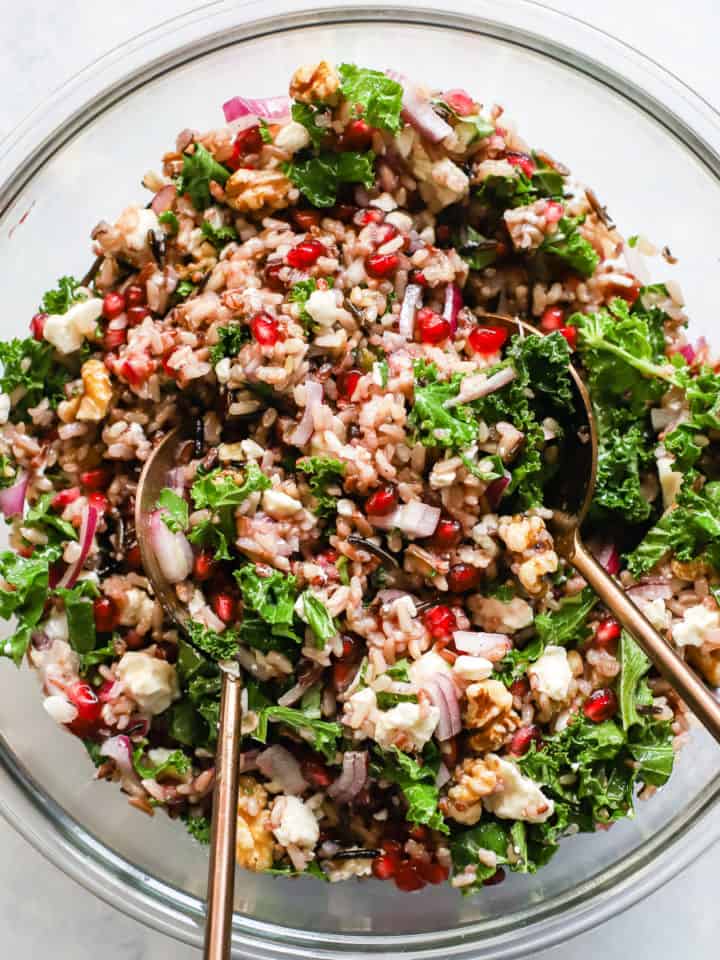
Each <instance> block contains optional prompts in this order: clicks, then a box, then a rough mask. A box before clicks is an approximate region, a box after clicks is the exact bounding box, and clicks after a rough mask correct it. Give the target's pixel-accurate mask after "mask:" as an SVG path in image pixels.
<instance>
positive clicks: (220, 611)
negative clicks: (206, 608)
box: [210, 593, 235, 623]
mask: <svg viewBox="0 0 720 960" xmlns="http://www.w3.org/2000/svg"><path fill="white" fill-rule="evenodd" d="M210 604H211V606H212V608H213V611H214V613H215V615H216V616H218V617H220V619H221V620H222V621H223V623H230V622H231V621H232V620H234V619H235V598H234V597H233V595H232V594H230V593H216V594H215V596H214V597H213V598H212V600H211V601H210Z"/></svg>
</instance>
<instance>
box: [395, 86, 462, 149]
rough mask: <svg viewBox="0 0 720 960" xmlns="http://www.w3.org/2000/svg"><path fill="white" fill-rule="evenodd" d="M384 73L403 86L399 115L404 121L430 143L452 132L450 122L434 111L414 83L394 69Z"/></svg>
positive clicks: (438, 141)
mask: <svg viewBox="0 0 720 960" xmlns="http://www.w3.org/2000/svg"><path fill="white" fill-rule="evenodd" d="M386 73H387V75H388V76H389V77H392V79H393V80H397V82H398V83H399V84H400V85H401V86H402V88H403V97H402V113H401V116H402V118H403V120H404V121H405V123H409V124H410V125H411V126H412V127H414V128H415V129H416V130H417V132H418V133H419V134H420V135H421V136H423V137H425V139H426V140H429V141H430V142H431V143H440V141H441V140H444V139H445V137H447V136H448V135H449V134H451V133H452V127H451V126H450V124H449V123H446V122H445V121H444V120H443V118H442V117H441V116H439V115H438V114H437V113H435V111H434V110H433V107H432V104H431V103H430V101H429V100H428V98H427V97H425V96H422V95H421V94H420V92H419V91H418V89H417V87H416V85H415V84H414V83H412V82H411V81H410V80H408V78H407V77H405V76H403V75H402V74H401V73H396V72H395V70H387V71H386Z"/></svg>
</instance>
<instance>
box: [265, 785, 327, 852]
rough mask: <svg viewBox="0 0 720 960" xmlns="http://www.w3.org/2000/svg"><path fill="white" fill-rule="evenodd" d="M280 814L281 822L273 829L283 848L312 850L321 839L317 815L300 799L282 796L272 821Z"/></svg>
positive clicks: (275, 808) (274, 810)
mask: <svg viewBox="0 0 720 960" xmlns="http://www.w3.org/2000/svg"><path fill="white" fill-rule="evenodd" d="M278 809H279V813H280V822H279V824H278V825H277V826H276V827H273V833H274V834H275V837H276V839H277V842H278V843H280V844H282V846H283V847H289V846H296V847H305V848H306V849H312V848H313V847H314V846H315V844H316V843H317V842H318V840H319V838H320V827H319V826H318V822H317V820H316V819H315V814H314V813H313V812H312V810H311V809H310V808H309V807H308V806H306V804H304V803H303V802H302V800H300V798H299V797H289V796H282V797H278V798H277V800H276V801H275V804H274V808H273V817H272V820H273V821H274V820H275V819H276V814H277V812H278Z"/></svg>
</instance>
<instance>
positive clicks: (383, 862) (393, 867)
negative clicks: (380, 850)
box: [372, 853, 400, 880]
mask: <svg viewBox="0 0 720 960" xmlns="http://www.w3.org/2000/svg"><path fill="white" fill-rule="evenodd" d="M399 865H400V861H399V859H398V858H397V857H396V856H392V855H390V854H387V853H385V854H382V855H381V856H379V857H375V859H374V860H373V863H372V872H373V876H374V877H377V879H378V880H389V879H390V878H391V877H394V876H395V873H396V871H397V868H398V866H399Z"/></svg>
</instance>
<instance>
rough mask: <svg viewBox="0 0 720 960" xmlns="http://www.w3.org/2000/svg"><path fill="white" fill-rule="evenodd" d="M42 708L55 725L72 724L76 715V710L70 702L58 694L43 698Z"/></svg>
mask: <svg viewBox="0 0 720 960" xmlns="http://www.w3.org/2000/svg"><path fill="white" fill-rule="evenodd" d="M43 707H44V708H45V710H46V712H47V713H48V714H49V715H50V716H51V717H52V718H53V720H54V721H55V723H72V722H73V720H74V719H75V718H76V717H77V715H78V712H77V709H76V708H75V707H74V706H73V705H72V704H71V703H70V701H69V700H66V699H65V697H62V696H60V695H58V694H53V695H52V696H50V697H45V699H44V700H43Z"/></svg>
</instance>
